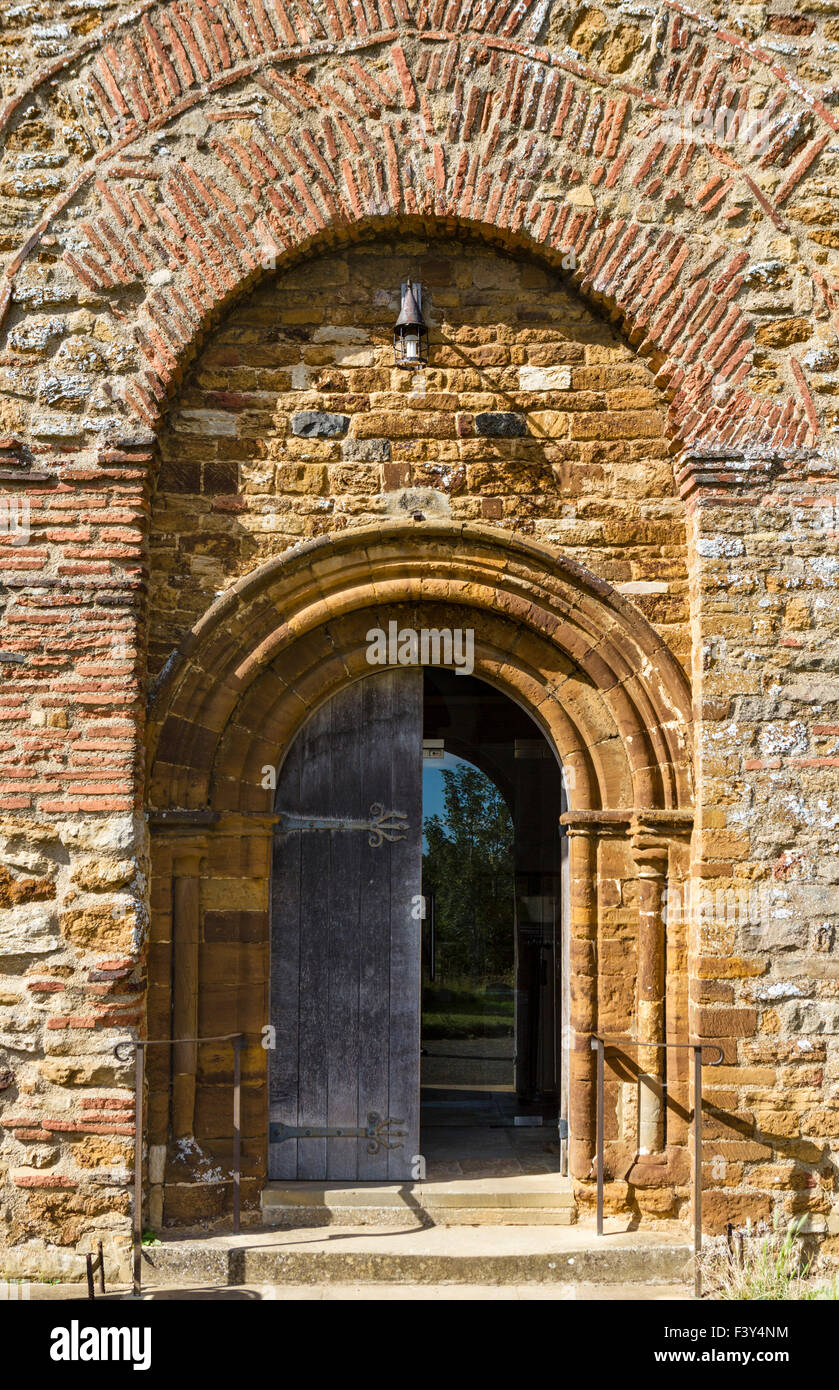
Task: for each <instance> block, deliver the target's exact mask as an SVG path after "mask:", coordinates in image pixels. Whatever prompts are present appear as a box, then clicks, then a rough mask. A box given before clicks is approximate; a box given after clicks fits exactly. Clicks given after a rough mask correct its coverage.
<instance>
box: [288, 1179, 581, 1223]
mask: <svg viewBox="0 0 839 1390" xmlns="http://www.w3.org/2000/svg"><path fill="white" fill-rule="evenodd" d="M261 1206H262V1220H263V1223H264V1224H265V1225H266V1226H283V1227H288V1226H333V1225H338V1226H340V1225H353V1226H393V1225H398V1226H406V1225H409V1226H414V1227H418V1228H419V1227H424V1226H430V1225H434V1226H458V1225H467V1226H477V1225H508V1226H520V1225H525V1226H528V1225H537V1226H540V1225H541V1226H570V1225H571V1224H572V1223H573V1222H574V1221H575V1220H576V1215H577V1208H576V1203H575V1201H574V1193H573V1184H572V1183H571V1181H570V1180H569V1179H568V1178H561V1177H559V1176H556V1175H554V1174H549V1175H548V1176H547V1177H545V1176H542V1175H539V1176H536V1175H531V1174H524V1175H523V1174H516V1175H514V1176H510V1177H506V1178H498V1177H494V1178H473V1179H468V1178H464V1179H459V1180H458V1179H455V1180H452V1179H447V1180H445V1181H438V1182H424V1183H419V1182H417V1183H338V1182H289V1183H282V1182H270V1183H268V1184H267V1185H266V1187H265V1188H264V1190H263V1192H262V1197H261Z"/></svg>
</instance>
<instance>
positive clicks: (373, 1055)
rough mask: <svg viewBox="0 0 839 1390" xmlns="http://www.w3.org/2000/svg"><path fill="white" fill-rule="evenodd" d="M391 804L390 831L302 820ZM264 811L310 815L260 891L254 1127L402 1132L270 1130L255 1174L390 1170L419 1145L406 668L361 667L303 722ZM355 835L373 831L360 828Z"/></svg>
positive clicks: (410, 705) (418, 751)
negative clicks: (262, 1009)
mask: <svg viewBox="0 0 839 1390" xmlns="http://www.w3.org/2000/svg"><path fill="white" fill-rule="evenodd" d="M375 805H379V806H380V807H382V808H383V809H384V810H385V811H395V812H399V813H400V814H401V815H402V816H404V818H405V824H404V829H403V836H404V837H403V838H401V839H394V840H392V841H391V840H388V839H387V838H385V839H383V840H382V842H381V843H380V844H376V843H375V841H376V838H377V837H376V835H375V833H373V832H371V831H369V830H365V829H363V828H353V829H351V828H346V829H337V828H331V829H318V828H315V826H316V823H317V821H318V819H331V818H335V819H339V820H349V821H357V822H361V823H364V822H368V821H370V819H371V807H374V806H375ZM276 806H277V810H278V811H280V812H284V813H286V814H288V815H293V816H298V817H309V818H311V820H312V821H313V822H314V823H315V825H313V826H312V827H311V828H303V829H295V830H288V829H286V830H284V829H283V826H282V825H280V826H279V827H278V830H277V833H276V836H275V841H274V856H273V878H272V893H271V1022H272V1024H273V1025H274V1028H275V1030H276V1047H275V1048H274V1050H273V1051H272V1052H271V1053H270V1054H269V1056H270V1067H269V1126H270V1125H277V1124H281V1125H285V1126H289V1127H291V1128H295V1129H302V1128H314V1129H333V1130H334V1129H339V1128H342V1129H346V1128H350V1129H355V1128H364V1127H366V1126H367V1123H368V1115H370V1114H377V1115H379V1116H381V1117H382V1119H384V1120H387V1119H388V1118H392V1119H393V1120H396V1121H399V1122H400V1123H399V1124H398V1126H394V1128H398V1129H399V1130H400V1131H404V1134H399V1135H398V1136H394V1135H393V1134H392V1132H391V1136H390V1137H391V1142H395V1143H398V1145H399V1147H394V1148H390V1149H389V1148H387V1147H385V1146H384V1145H382V1146H381V1147H379V1149H378V1151H376V1152H369V1148H370V1143H369V1141H368V1140H367V1139H366V1138H358V1137H352V1138H340V1137H335V1136H334V1135H330V1136H323V1135H319V1136H318V1135H316V1136H314V1137H311V1138H284V1139H282V1140H281V1141H280V1142H276V1141H275V1140H274V1141H272V1133H273V1136H276V1135H277V1134H278V1133H281V1131H278V1130H276V1129H274V1131H273V1132H272V1130H271V1129H270V1128H269V1147H268V1153H269V1159H268V1175H269V1177H270V1178H274V1179H282V1178H309V1179H330V1178H334V1179H335V1180H337V1181H351V1180H353V1179H356V1180H361V1181H377V1180H378V1181H383V1180H392V1181H397V1180H399V1181H402V1180H404V1179H406V1178H411V1177H412V1176H414V1173H413V1168H412V1159H413V1157H414V1155H416V1154H418V1153H419V1046H420V1043H419V1034H420V1017H419V1010H420V929H421V922H420V920H419V917H418V914H417V912H416V903H417V901H418V899H419V893H420V881H421V870H422V671H421V670H419V669H411V668H400V669H398V670H393V671H381V672H377V673H376V674H375V675H371V676H367V677H365V678H364V679H363V680H359V681H356V682H355V683H354V684H352V685H350V686H348V687H347V688H346V689H345V690H342V691H341V692H340V693H339V694H337V695H335V696H333V698H332V699H331V700H329V701H328V703H327V704H326V705H324V706H323V707H322V708H321V709H320V710H319V711H318V712H317V713H316V714H315V715H313V716H312V718H311V719H310V720H309V721H308V723H307V724H306V725H305V726H304V727H303V729H302V730H301V731H300V733H299V734H298V736H297V738H296V739H295V741H294V744H293V745H292V747H291V749H290V750H289V753H288V755H287V757H286V759H285V761H284V763H283V766H282V770H281V772H280V777H279V780H278V787H277V801H276ZM371 840H372V841H373V842H374V843H371Z"/></svg>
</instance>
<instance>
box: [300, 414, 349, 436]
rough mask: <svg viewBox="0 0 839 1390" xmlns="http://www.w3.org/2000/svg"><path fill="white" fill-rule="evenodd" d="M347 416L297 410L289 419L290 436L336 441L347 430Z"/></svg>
mask: <svg viewBox="0 0 839 1390" xmlns="http://www.w3.org/2000/svg"><path fill="white" fill-rule="evenodd" d="M349 424H350V417H349V415H330V413H329V412H328V411H326V410H298V412H297V414H296V415H292V417H291V430H292V434H299V435H302V437H303V438H304V439H317V438H319V437H322V438H325V439H336V438H337V437H338V435H339V434H346V432H347V430H348V429H349Z"/></svg>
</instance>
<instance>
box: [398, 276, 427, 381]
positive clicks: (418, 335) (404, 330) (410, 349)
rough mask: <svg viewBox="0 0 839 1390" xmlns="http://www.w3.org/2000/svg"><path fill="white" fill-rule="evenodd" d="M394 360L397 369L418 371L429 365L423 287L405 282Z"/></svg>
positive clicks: (416, 282) (408, 281)
mask: <svg viewBox="0 0 839 1390" xmlns="http://www.w3.org/2000/svg"><path fill="white" fill-rule="evenodd" d="M393 360H394V362H395V363H396V366H397V367H404V368H405V369H406V370H407V371H409V372H411V371H417V370H418V369H419V368H420V367H425V366H427V364H428V329H427V328H426V326H425V320H424V319H423V316H422V285H421V284H420V283H419V282H418V281H415V282H413V283H412V282H411V281H410V280H405V281H404V283H403V285H402V308H401V310H400V313H399V318H398V319H397V320H396V325H395V327H394V330H393Z"/></svg>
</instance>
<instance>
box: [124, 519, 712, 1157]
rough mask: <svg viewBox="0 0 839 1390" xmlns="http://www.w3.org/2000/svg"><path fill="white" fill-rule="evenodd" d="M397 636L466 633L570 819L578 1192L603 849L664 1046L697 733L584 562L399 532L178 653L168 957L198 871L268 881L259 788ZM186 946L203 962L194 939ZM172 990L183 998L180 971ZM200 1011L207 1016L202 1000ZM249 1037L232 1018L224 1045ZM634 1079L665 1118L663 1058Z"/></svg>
mask: <svg viewBox="0 0 839 1390" xmlns="http://www.w3.org/2000/svg"><path fill="white" fill-rule="evenodd" d="M394 617H397V618H401V619H403V620H404V622H405V623H406V624H410V625H413V626H415V627H422V626H426V627H429V626H433V627H442V626H445V627H461V628H471V629H473V631H474V640H475V673H476V675H478V676H480V677H481V678H483V679H484V680H486V681H488V682H489V683H490V684H493V685H495V686H497V687H498V688H500V689H501V690H503V691H504V692H505V693H507V694H508V695H510V696H511V697H512V698H514V699H516V700H517V701H518V702H519V703H521V704H522V705H523V706H524V707H525V708H526V709H527V710H528V711H529V712H530V714H531V715H532V716H533V718H534V719H535V720H536V721H537V722H538V723H539V724H540V725H541V727H542V728H543V729H544V731H545V732H546V734H547V735H548V737H549V738H550V739H551V741H552V742H553V745H554V747H555V749H556V751H557V753H558V755H559V757H560V759H561V761H562V763H563V766H564V770H565V778H566V783H567V788H568V803H569V808H570V809H569V813H568V815H567V816H566V817H564V819H565V822H566V826H567V830H568V832H569V835H570V854H569V879H570V891H571V918H570V922H569V924H568V938H569V940H568V949H569V964H570V970H571V973H572V977H573V983H572V1004H571V1018H570V1025H571V1026H570V1031H569V1033H568V1039H569V1053H570V1062H569V1064H570V1121H571V1141H572V1143H571V1150H570V1153H571V1166H572V1171H573V1172H574V1173H575V1175H576V1176H578V1177H585V1176H587V1175H588V1173H589V1166H590V1161H591V1151H592V1150H591V1146H592V1140H593V1122H594V1114H593V1092H592V1085H593V1074H592V1066H593V1054H592V1052H591V1050H590V1046H589V1037H590V1034H591V1032H592V1031H593V1030H594V1029H595V1028H596V1027H597V1019H598V958H597V955H598V946H597V942H598V911H599V902H598V893H599V881H600V876H599V873H598V852H599V841H600V840H601V839H604V838H605V839H617V840H619V841H621V842H623V848H625V850H626V855H627V856H628V859H627V862H629V863H630V864H631V865H635V863H636V860H638V856H639V855H640V856H641V860H642V861H643V864H644V867H643V869H641V870H640V873H639V876H640V877H641V878H642V879H643V878H646V879H647V880H650V881H649V884H648V891H647V893H646V906H645V908H644V910H643V911H642V912H641V915H640V925H639V935H638V947H637V950H638V961H637V975H638V979H639V981H640V980H648V981H652V984H651V985H650V990H651V993H650V994H649V997H646V998H644V999H643V1000H641V999H639V1000H638V1010H637V1017H638V1022H639V1026H640V1031H639V1039H640V1041H642V1042H647V1043H658V1042H660V1041H661V1040H662V1036H663V1035H662V1028H663V1026H664V1009H663V990H664V971H663V968H662V961H663V952H664V950H665V939H664V922H663V917H662V897H661V888H662V886H663V883H664V881H665V880H666V876H667V873H668V854H669V853H670V847H671V842H672V843H675V841H679V842H680V843H681V845H682V848H686V845H685V843H684V842H685V839H686V837H687V836H689V832H690V827H691V824H692V812H691V806H692V771H691V758H692V748H691V737H692V724H691V701H690V692H689V688H688V683H687V680H686V678H685V675H684V672H683V670H682V668H681V666H680V665H679V663H678V662H677V661H676V660H675V658H674V657H673V656H672V655H671V653H670V652H669V651H668V649H667V647H666V645H665V644H664V643H663V642H662V639H661V638H660V637H659V636H658V635H657V634H656V633H655V632H654V631H653V629H652V628H651V627H650V626H649V624H648V623H647V622H646V621H645V619H643V618H642V616H641V615H640V614H639V613H638V611H637V610H636V609H635V608H634V607H633V606H632V604H631V603H629V602H628V601H627V600H625V599H624V598H622V597H621V596H620V595H618V594H617V593H616V592H615V591H614V590H613V589H612V588H611V587H610V586H609V585H608V584H606V583H605V582H603V581H602V580H600V579H598V578H597V577H595V576H594V575H592V574H590V573H588V572H587V571H586V570H585V569H583V567H582V566H580V565H578V564H576V563H575V562H573V561H570V560H568V559H566V558H563V557H562V556H561V555H559V554H557V553H555V552H553V551H551V550H549V549H547V548H545V547H542V546H539V545H535V544H533V543H531V542H528V541H525V540H522V539H521V538H519V537H516V536H514V535H512V534H509V533H506V532H504V531H502V530H498V529H494V528H489V527H483V526H478V525H471V524H454V523H439V522H422V523H414V522H394V523H390V524H387V525H384V526H380V527H376V528H375V529H358V530H353V531H349V532H344V533H338V534H336V535H333V536H330V537H322V538H319V539H318V540H316V541H312V542H309V543H306V544H304V545H301V546H299V547H296V548H295V549H293V550H292V551H290V552H288V553H287V554H286V555H284V556H281V557H279V558H278V559H276V560H272V561H270V562H268V563H267V564H265V565H263V566H262V567H261V568H260V569H258V570H256V571H255V572H254V573H252V574H250V575H248V576H247V577H246V578H244V579H242V580H240V581H239V582H238V583H237V584H236V585H234V586H233V587H232V588H231V589H230V590H229V591H228V592H227V593H226V594H224V595H223V596H222V597H221V598H220V599H219V600H218V601H217V602H216V603H215V604H214V605H213V606H212V607H211V608H210V609H209V610H208V612H207V613H206V615H205V616H204V617H203V618H202V620H201V621H200V622H199V623H198V624H197V625H196V626H195V627H194V629H193V630H192V632H191V633H190V634H189V636H188V638H187V639H186V640H185V641H184V642H183V643H182V645H181V647H180V649H179V651H178V653H177V654H176V655H175V657H174V659H173V661H172V662H171V663H170V665H169V666H168V668H167V671H166V673H165V674H164V676H163V678H162V680H161V684H160V686H159V688H158V690H157V692H156V695H155V699H154V702H153V705H152V709H151V713H150V722H149V729H148V742H149V758H150V767H149V794H148V802H147V804H148V805H149V807H150V819H151V822H152V825H153V827H154V828H155V831H156V839H157V850H156V852H155V854H154V855H153V858H154V859H155V860H156V862H158V863H159V864H160V865H161V868H160V869H159V870H158V873H159V874H160V875H161V876H162V877H163V878H164V879H168V877H169V875H170V874H171V875H172V876H173V877H174V879H175V881H176V885H177V887H176V891H175V893H174V895H173V900H172V907H171V913H172V939H173V941H174V942H175V943H176V946H175V949H176V952H177V941H178V932H179V926H181V925H182V923H180V921H179V913H180V914H181V916H183V914H184V913H185V912H187V909H186V908H185V907H184V906H183V905H184V904H191V907H190V908H189V911H188V912H187V917H188V919H189V921H190V922H193V923H194V920H195V919H196V917H197V906H196V904H197V901H198V891H199V889H198V879H199V875H200V869H199V863H200V859H199V857H200V855H201V854H204V855H205V856H206V861H205V863H208V862H209V860H210V859H211V858H212V856H213V854H216V855H219V856H220V858H221V861H222V862H223V864H224V868H223V869H222V870H220V871H219V872H220V873H221V874H222V876H223V877H224V881H225V883H226V884H227V887H226V888H225V891H226V892H228V893H229V892H230V891H231V890H230V887H229V882H230V881H231V880H234V879H235V878H236V876H237V874H238V875H244V876H245V877H247V878H248V879H249V880H250V882H252V883H253V882H255V880H256V878H257V876H258V875H259V874H260V873H262V874H267V864H268V862H269V859H268V846H269V844H270V833H271V824H272V819H271V817H272V812H273V791H272V789H271V787H270V785H269V786H264V785H263V783H264V781H265V778H264V773H265V770H266V768H267V767H275V766H276V765H277V764H278V763H279V762H281V761H282V758H283V756H284V753H285V751H286V750H287V749H288V747H289V746H290V744H291V742H292V740H293V739H294V737H295V734H296V733H297V731H298V730H299V729H300V727H301V726H302V724H303V723H304V722H305V720H306V719H307V718H308V717H309V715H310V714H311V713H312V712H313V711H314V710H315V709H316V708H317V707H318V706H319V705H320V704H321V703H322V702H324V701H325V700H327V699H328V698H329V697H330V696H331V695H332V694H334V693H335V692H336V691H337V690H339V689H341V688H342V687H343V686H345V685H346V684H347V683H348V682H350V681H353V680H357V679H359V678H361V677H363V676H365V675H368V674H369V673H370V669H371V668H370V665H369V663H368V661H367V657H366V652H367V647H368V645H369V643H368V636H367V634H368V632H369V631H370V629H371V628H374V627H386V625H387V622H388V621H389V620H390V619H392V618H394ZM160 854H162V855H163V858H162V859H160V858H159V855H160ZM187 855H191V856H192V860H191V865H192V866H191V867H190V868H188V871H187V870H185V869H184V868H183V865H184V864H185V863H186V858H185V856H187ZM633 855H634V856H635V858H633ZM641 860H638V862H641ZM179 864H180V866H181V867H178V865H179ZM680 864H683V857H682V859H681V860H680ZM629 876H630V877H635V869H634V868H630V870H629ZM232 896H234V897H235V890H234V892H233V894H232ZM154 897H155V890H154V889H153V898H154ZM179 904H180V906H179ZM168 911H169V909H166V912H165V913H164V915H167V914H168ZM184 931H186V929H185V928H184ZM187 935H188V933H187ZM153 936H154V927H153ZM189 940H191V941H192V943H193V955H195V950H196V948H195V941H196V940H197V937H196V935H195V931H194V930H193V931H192V934H191V936H189ZM196 961H197V957H196ZM196 971H197V964H196V963H195V962H193V975H194V974H195V972H196ZM187 973H188V972H187ZM174 978H175V981H176V992H177V988H178V986H177V981H178V979H179V978H183V974H182V972H181V971H180V967H179V966H178V965H177V963H176V968H175V975H174ZM193 1006H194V1008H196V1009H197V1008H199V1007H200V998H198V996H197V990H196V991H194V992H193ZM154 1007H155V1005H154V1002H152V1009H154ZM167 1007H168V1005H167ZM261 1007H263V1008H264V1004H263V1005H262V1006H261ZM173 1013H174V1014H175V1015H176V1016H177V1015H178V1014H179V1013H180V1016H181V1017H186V1018H189V1019H190V1021H191V1022H194V1021H195V1020H196V1019H197V1018H198V1017H199V1015H198V1014H197V1013H194V1014H193V1015H189V1013H188V1012H187V1013H186V1014H183V1013H181V1006H180V1004H179V1002H178V999H177V998H176V999H175V1002H174V1005H173ZM264 1016H265V1015H264V1013H263V1014H262V1015H260V1017H262V1018H264ZM248 1017H249V1016H248ZM257 1021H258V1019H251V1020H250V1022H251V1025H252V1024H253V1023H254V1022H257ZM161 1022H162V1021H161ZM247 1022H248V1019H245V1020H244V1022H243V1018H242V1017H241V1016H240V1017H239V1018H238V1022H237V1019H235V1018H231V1017H227V1015H225V1017H224V1018H223V1019H222V1018H218V1019H216V1020H215V1022H213V1029H214V1031H224V1030H229V1029H232V1028H234V1027H236V1026H239V1027H244V1026H245V1024H246V1023H247ZM674 1022H675V1023H676V1024H677V1025H678V1023H679V1015H678V1009H675V1010H674V1013H673V1017H672V1018H671V1019H670V1023H671V1025H672V1024H673V1023H674ZM222 1023H223V1025H224V1027H223V1028H222V1026H221V1025H222ZM205 1031H206V1029H205ZM176 1035H177V1034H176ZM642 1060H643V1061H644V1062H645V1065H647V1063H648V1071H649V1076H650V1078H651V1080H650V1087H649V1095H650V1096H651V1097H652V1098H653V1099H654V1098H655V1097H656V1096H658V1095H659V1094H660V1090H661V1085H660V1083H661V1060H660V1054H659V1053H656V1052H655V1051H654V1050H653V1049H651V1050H650V1052H649V1056H648V1057H647V1055H646V1054H644V1056H643V1058H642ZM671 1080H672V1082H673V1084H674V1085H675V1086H676V1090H675V1092H674V1094H675V1095H678V1094H679V1090H678V1083H679V1077H678V1076H674V1075H673V1074H672V1073H671V1076H670V1077H668V1086H670V1084H671ZM194 1091H195V1087H194V1079H193V1080H191V1081H189V1080H188V1081H186V1082H185V1081H183V1079H179V1078H178V1077H177V1076H176V1077H175V1094H176V1095H184V1094H186V1095H188V1096H189V1097H193V1098H194ZM193 1108H194V1099H190V1100H188V1101H187V1102H185V1103H183V1104H181V1103H179V1106H178V1110H177V1115H176V1134H178V1133H181V1134H186V1133H190V1132H191V1129H190V1124H191V1116H192V1113H193ZM645 1113H646V1112H644V1111H643V1107H642V1118H643V1115H644V1114H645ZM657 1125H658V1128H656V1126H657ZM648 1127H649V1132H650V1134H652V1136H653V1138H652V1140H651V1142H650V1143H649V1144H648V1145H647V1147H650V1148H652V1149H655V1148H656V1147H658V1148H661V1146H662V1140H663V1123H662V1122H661V1116H660V1114H659V1112H658V1110H657V1109H656V1108H655V1107H653V1115H652V1119H649V1120H648ZM656 1136H657V1137H658V1141H659V1142H658V1143H657V1144H656V1142H655V1140H656ZM153 1138H154V1136H153ZM164 1138H165V1135H164V1134H160V1135H158V1136H157V1139H156V1141H155V1142H158V1143H160V1142H163V1140H164Z"/></svg>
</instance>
